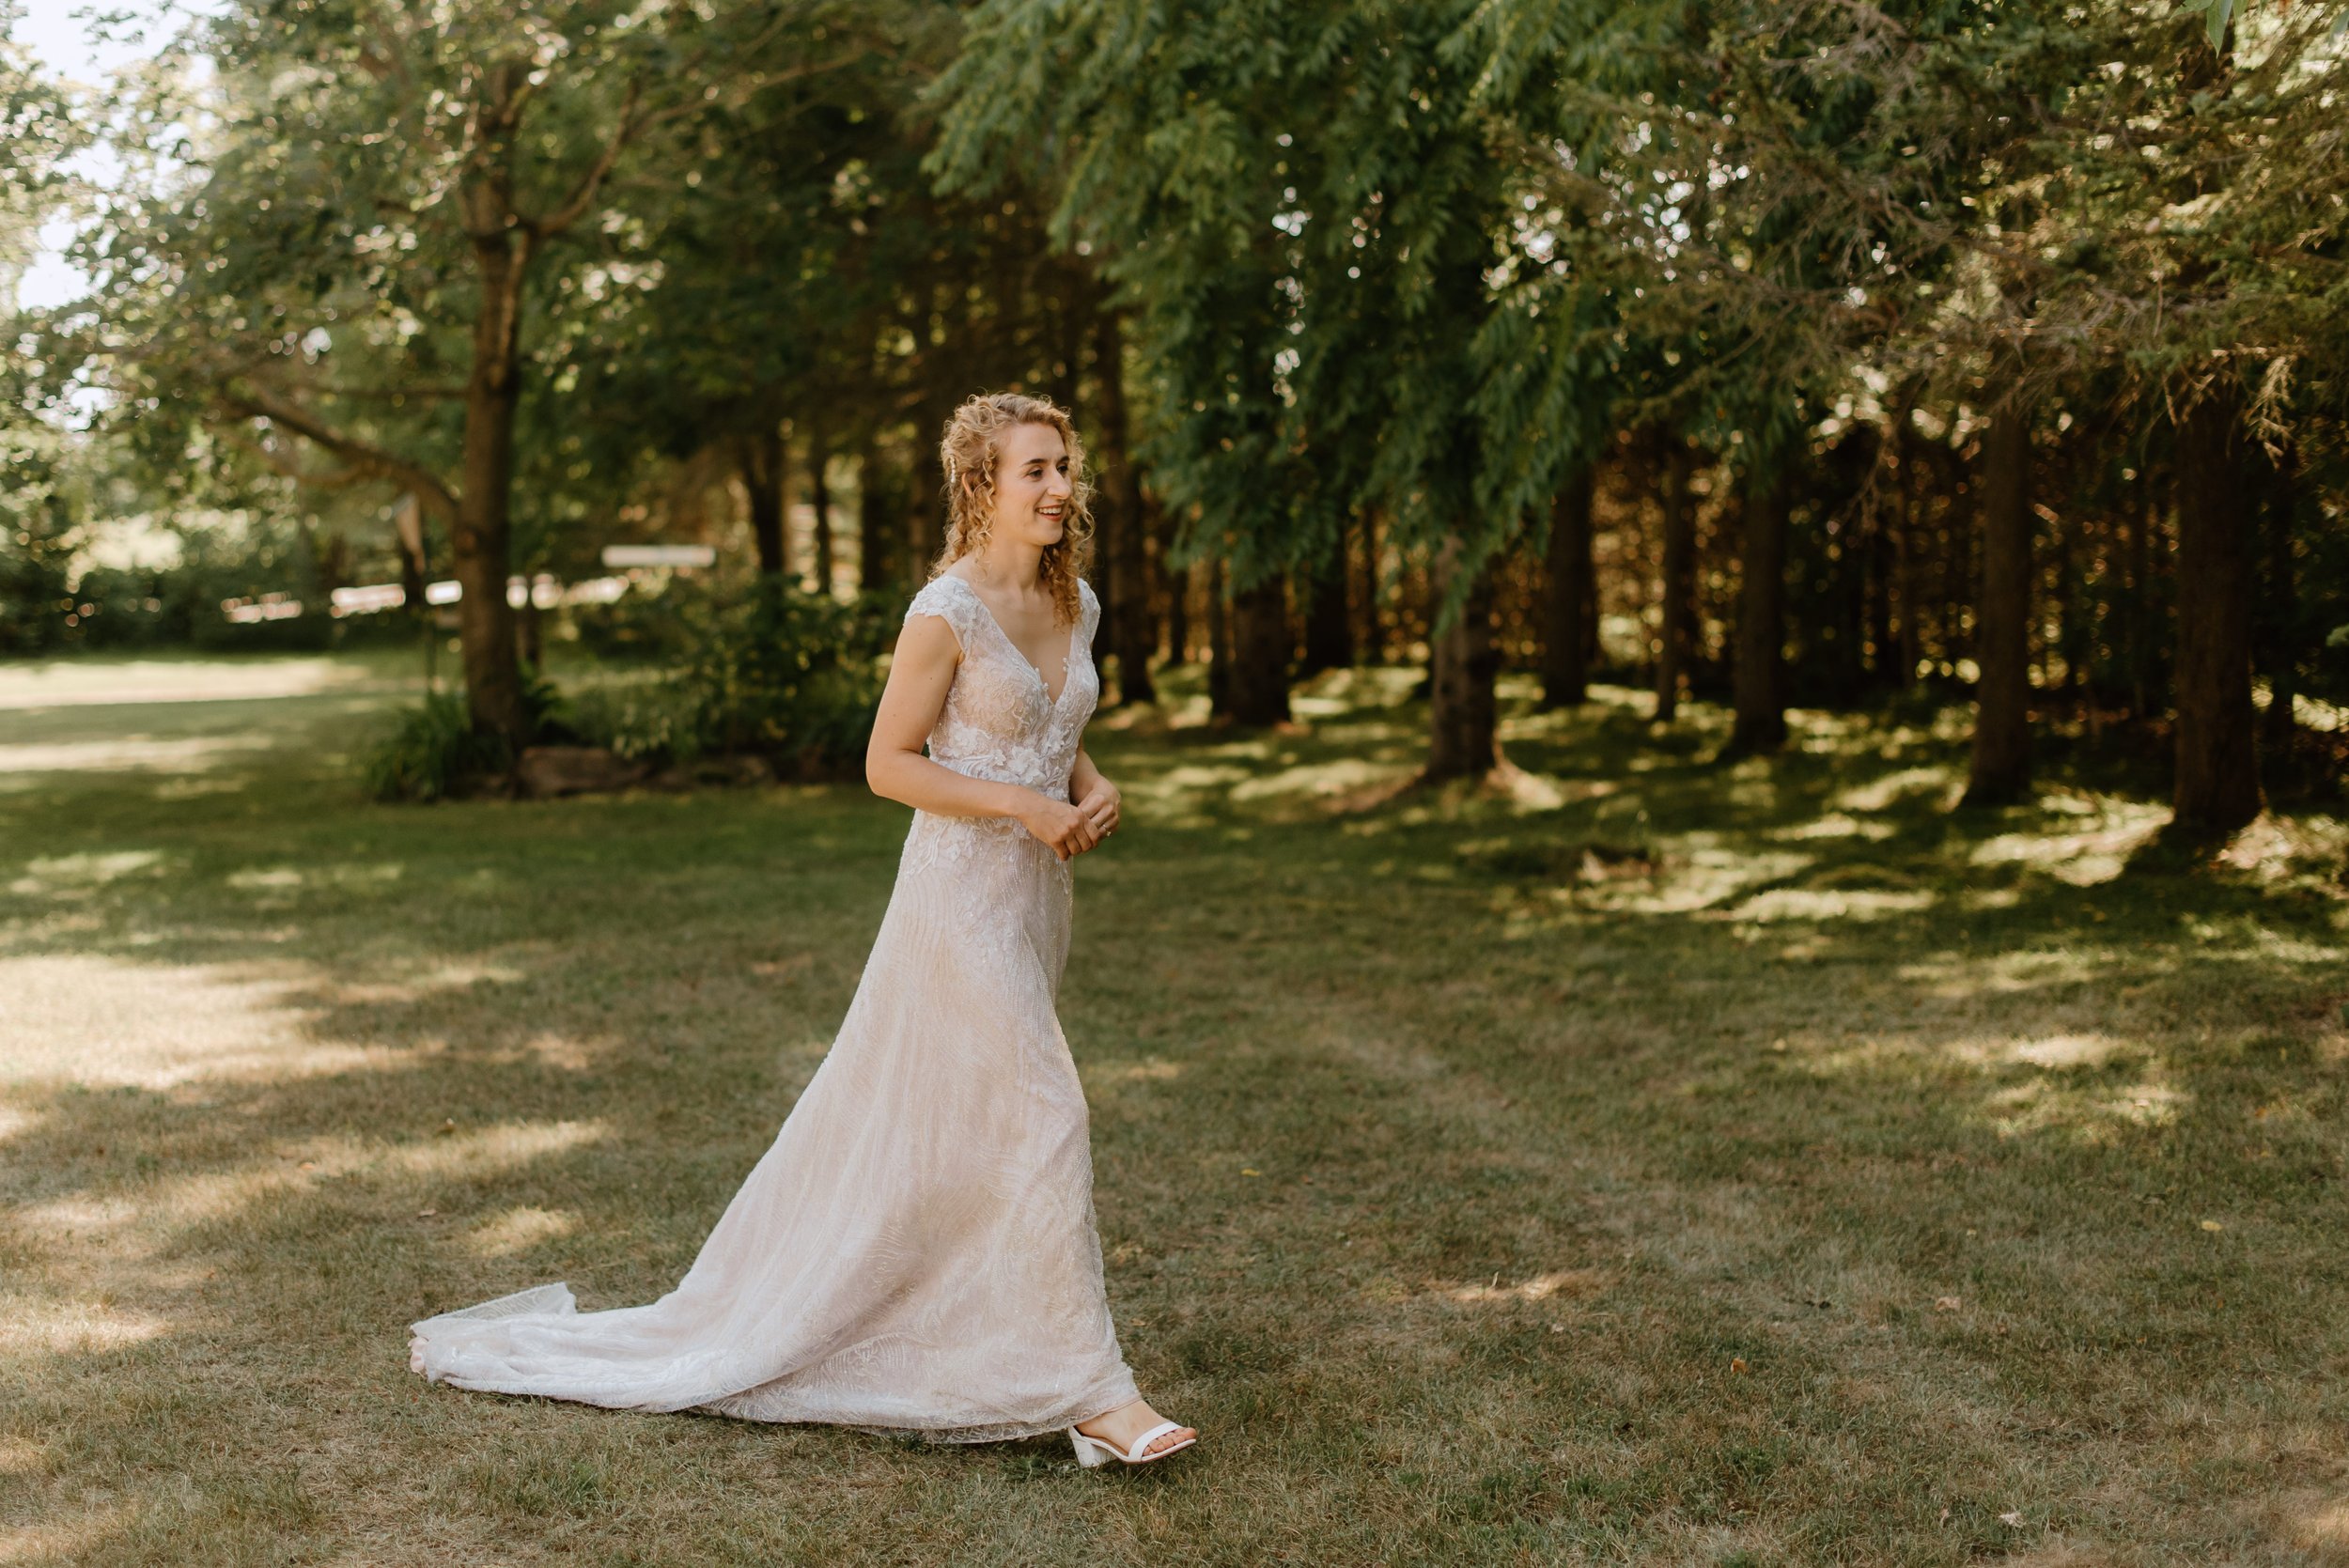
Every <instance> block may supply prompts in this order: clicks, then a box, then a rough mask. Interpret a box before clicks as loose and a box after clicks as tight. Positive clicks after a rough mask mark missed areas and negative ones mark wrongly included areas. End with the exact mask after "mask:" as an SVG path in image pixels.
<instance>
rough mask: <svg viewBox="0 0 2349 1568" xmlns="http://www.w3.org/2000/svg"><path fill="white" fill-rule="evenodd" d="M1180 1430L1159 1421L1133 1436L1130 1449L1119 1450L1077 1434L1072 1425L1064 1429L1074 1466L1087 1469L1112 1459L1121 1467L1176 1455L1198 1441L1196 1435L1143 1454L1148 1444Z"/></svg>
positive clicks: (1086, 1434)
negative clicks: (1074, 1453)
mask: <svg viewBox="0 0 2349 1568" xmlns="http://www.w3.org/2000/svg"><path fill="white" fill-rule="evenodd" d="M1182 1429H1183V1423H1182V1422H1181V1421H1160V1422H1159V1424H1158V1425H1156V1426H1154V1427H1152V1428H1151V1429H1150V1430H1149V1431H1147V1432H1145V1433H1143V1435H1142V1436H1139V1437H1136V1438H1135V1439H1134V1440H1133V1443H1132V1446H1130V1447H1128V1448H1125V1449H1120V1448H1119V1447H1118V1446H1117V1445H1116V1444H1115V1443H1112V1442H1111V1441H1110V1440H1109V1439H1108V1438H1106V1437H1096V1436H1094V1435H1093V1434H1092V1433H1090V1432H1080V1431H1078V1430H1077V1429H1076V1428H1075V1427H1073V1426H1072V1427H1070V1428H1069V1429H1068V1438H1069V1441H1070V1442H1072V1443H1074V1444H1075V1445H1076V1446H1077V1463H1078V1464H1080V1465H1082V1466H1083V1467H1085V1468H1086V1469H1088V1470H1089V1469H1092V1468H1093V1467H1095V1466H1097V1465H1106V1464H1108V1463H1109V1462H1110V1461H1111V1460H1112V1459H1114V1460H1116V1461H1117V1462H1118V1463H1119V1464H1121V1465H1147V1464H1149V1463H1150V1462H1151V1461H1153V1460H1156V1459H1164V1458H1165V1457H1167V1455H1169V1454H1174V1453H1180V1452H1183V1450H1185V1449H1187V1448H1189V1447H1190V1445H1191V1444H1193V1443H1195V1442H1197V1441H1198V1440H1199V1436H1198V1435H1197V1434H1196V1433H1193V1434H1192V1435H1191V1436H1188V1437H1186V1438H1184V1439H1183V1440H1182V1441H1181V1442H1179V1443H1169V1444H1168V1445H1167V1446H1166V1447H1164V1448H1162V1449H1160V1450H1159V1451H1158V1452H1156V1453H1152V1452H1146V1451H1147V1450H1148V1449H1149V1447H1150V1445H1151V1444H1152V1443H1155V1442H1157V1441H1158V1440H1159V1438H1160V1437H1163V1436H1166V1435H1167V1434H1168V1433H1170V1432H1180V1431H1181V1430H1182Z"/></svg>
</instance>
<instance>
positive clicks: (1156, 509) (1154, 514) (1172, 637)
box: [1143, 490, 1199, 665]
mask: <svg viewBox="0 0 2349 1568" xmlns="http://www.w3.org/2000/svg"><path fill="white" fill-rule="evenodd" d="M1143 497H1144V499H1145V500H1146V502H1147V503H1148V505H1149V510H1150V533H1151V536H1152V537H1153V538H1155V539H1157V540H1158V545H1159V564H1160V566H1161V567H1164V565H1165V562H1166V558H1167V557H1168V555H1170V554H1172V553H1173V551H1174V549H1175V522H1174V519H1173V517H1172V515H1171V514H1169V513H1168V511H1167V509H1166V508H1165V506H1164V505H1160V504H1159V499H1158V497H1157V496H1156V495H1155V494H1152V493H1151V492H1149V491H1147V490H1145V491H1143ZM1160 576H1161V577H1162V578H1163V579H1164V581H1165V585H1166V662H1167V663H1168V664H1169V665H1176V664H1188V663H1190V595H1191V588H1192V585H1193V584H1194V583H1196V582H1198V580H1199V563H1198V562H1196V561H1193V562H1190V564H1188V565H1186V566H1184V567H1180V568H1172V567H1168V568H1166V569H1164V570H1163V571H1161V573H1160Z"/></svg>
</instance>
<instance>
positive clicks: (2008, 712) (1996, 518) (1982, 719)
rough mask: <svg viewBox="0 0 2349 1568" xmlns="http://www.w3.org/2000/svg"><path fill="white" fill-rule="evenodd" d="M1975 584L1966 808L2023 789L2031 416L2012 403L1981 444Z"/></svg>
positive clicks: (2010, 797) (2026, 776)
mask: <svg viewBox="0 0 2349 1568" xmlns="http://www.w3.org/2000/svg"><path fill="white" fill-rule="evenodd" d="M1982 495H1983V503H1982V520H1983V551H1982V583H1981V590H1980V594H1979V596H1978V597H1977V598H1976V599H1975V609H1974V658H1975V661H1976V663H1977V664H1978V665H1979V667H1980V670H1981V675H1980V676H1979V678H1978V679H1977V681H1976V683H1975V689H1974V690H1975V711H1974V751H1973V771H1972V773H1971V775H1970V776H1969V777H1968V780H1967V784H1966V796H1965V802H1966V804H1968V805H1970V806H1996V805H2009V804H2012V803H2014V802H2015V801H2016V800H2022V799H2023V798H2024V797H2025V796H2026V795H2028V794H2029V793H2030V615H2031V577H2032V570H2031V531H2032V526H2033V523H2034V519H2033V517H2032V514H2031V503H2030V413H2029V411H2028V407H2027V405H2025V404H2024V403H2023V402H2022V401H2021V399H2020V398H2019V397H2017V398H2013V399H2010V401H2009V402H2008V403H2007V405H2006V406H2005V407H2002V408H2000V409H1999V410H1998V411H1996V412H1995V413H1993V414H1992V415H1991V419H1990V427H1989V429H1988V430H1987V431H1986V432H1984V434H1983V438H1982Z"/></svg>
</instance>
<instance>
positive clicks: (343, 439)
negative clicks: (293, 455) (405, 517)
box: [220, 386, 457, 516]
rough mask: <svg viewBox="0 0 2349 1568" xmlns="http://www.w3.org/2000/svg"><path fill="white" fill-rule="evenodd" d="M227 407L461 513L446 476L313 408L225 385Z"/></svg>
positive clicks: (253, 389)
mask: <svg viewBox="0 0 2349 1568" xmlns="http://www.w3.org/2000/svg"><path fill="white" fill-rule="evenodd" d="M220 403H221V407H222V408H223V409H224V410H226V411H227V412H228V413H230V414H231V415H233V416H235V417H237V418H241V419H266V420H268V421H269V422H270V423H271V424H272V425H282V426H284V427H286V428H287V429H288V430H291V431H292V432H293V433H294V434H296V435H298V436H303V437H306V438H307V439H308V440H310V441H314V442H317V443H318V444H319V445H320V446H323V447H325V448H326V449H327V450H328V451H329V452H332V453H333V454H334V456H335V457H337V458H341V459H342V460H343V461H344V462H345V463H347V464H349V465H350V467H351V468H352V469H354V470H358V471H361V472H363V473H366V474H373V475H376V476H378V477H381V478H385V479H396V480H397V481H399V482H400V483H401V484H403V485H406V486H407V487H408V488H409V489H412V490H414V491H415V492H416V494H417V496H418V497H419V498H420V499H421V500H422V501H423V502H424V504H425V505H428V506H431V507H433V508H434V509H435V510H437V511H439V512H441V513H443V515H448V516H453V515H454V514H455V513H456V511H457V492H456V491H454V490H452V489H449V488H448V486H447V485H446V484H444V483H443V482H442V480H441V476H440V475H439V474H434V473H433V472H432V471H431V470H430V469H428V468H426V467H424V466H423V465H422V464H420V463H413V462H411V461H409V460H408V459H407V458H403V457H401V456H399V454H397V452H388V451H385V450H384V449H383V448H382V447H381V446H377V445H375V444H374V443H372V442H364V441H361V440H360V439H359V438H358V437H356V436H353V435H350V434H349V433H347V432H345V431H342V430H338V429H336V428H334V427H333V426H332V425H329V424H328V423H326V421H324V420H323V419H320V418H319V416H318V415H316V414H314V413H312V412H310V411H308V410H307V409H303V408H298V407H296V406H295V405H294V404H291V403H288V402H287V401H285V400H284V399H283V398H280V397H278V396H275V395H274V394H272V393H270V392H266V391H264V390H262V389H260V388H257V387H247V388H245V389H242V390H237V389H233V388H231V387H228V386H223V387H222V388H221V389H220Z"/></svg>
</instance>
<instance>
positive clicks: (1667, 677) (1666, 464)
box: [1656, 435, 1697, 724]
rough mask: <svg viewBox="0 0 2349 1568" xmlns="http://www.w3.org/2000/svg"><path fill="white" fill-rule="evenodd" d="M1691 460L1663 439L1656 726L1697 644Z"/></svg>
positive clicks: (1674, 710) (1676, 440) (1674, 439)
mask: <svg viewBox="0 0 2349 1568" xmlns="http://www.w3.org/2000/svg"><path fill="white" fill-rule="evenodd" d="M1694 470H1695V459H1694V458H1693V457H1692V456H1691V455H1690V453H1689V451H1688V442H1686V441H1685V440H1683V439H1682V438H1681V437H1679V436H1676V435H1675V436H1671V437H1669V438H1667V439H1666V442H1665V447H1664V460H1663V474H1662V476H1661V478H1662V483H1661V485H1660V486H1659V487H1658V488H1659V489H1660V491H1661V494H1662V500H1663V506H1664V551H1663V555H1664V559H1663V564H1662V570H1661V572H1660V576H1661V577H1662V580H1663V582H1662V595H1663V602H1662V604H1661V605H1660V606H1659V607H1658V612H1657V643H1656V722H1657V723H1659V724H1668V723H1670V722H1672V719H1673V718H1674V717H1675V716H1676V715H1677V714H1678V713H1679V711H1680V689H1681V687H1682V685H1683V684H1684V683H1685V682H1686V681H1687V680H1688V660H1689V656H1690V654H1691V653H1692V652H1693V650H1694V647H1695V644H1696V586H1697V584H1696V578H1697V513H1696V506H1695V505H1694V499H1693V497H1691V496H1690V494H1689V480H1690V478H1691V477H1692V475H1693V473H1694Z"/></svg>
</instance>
